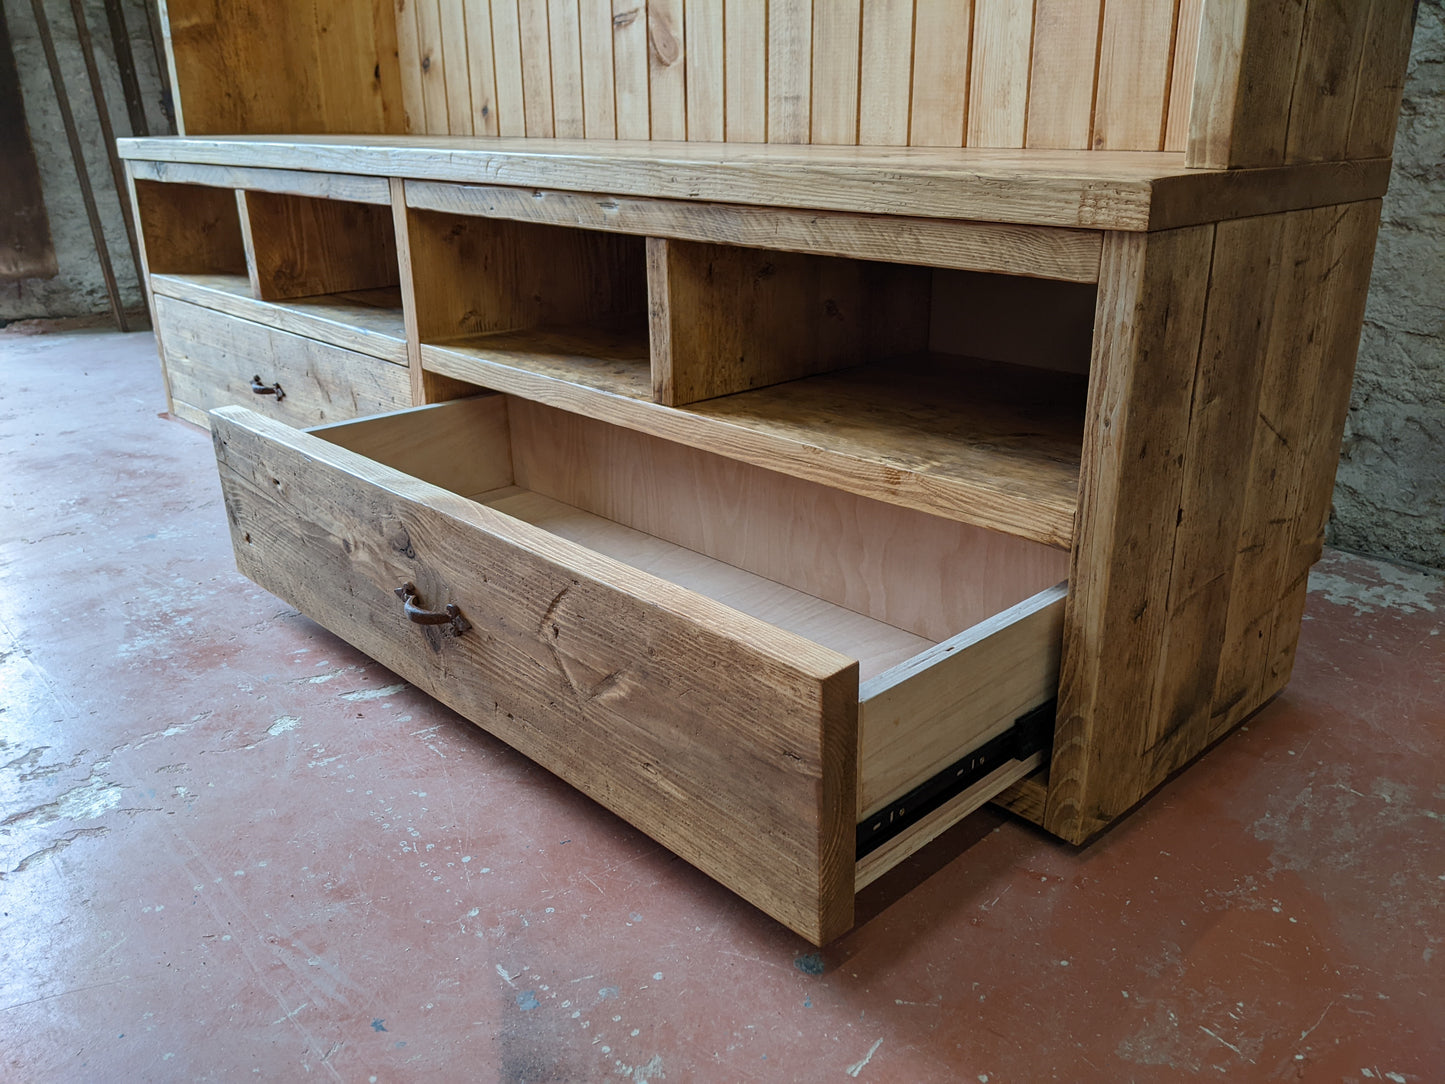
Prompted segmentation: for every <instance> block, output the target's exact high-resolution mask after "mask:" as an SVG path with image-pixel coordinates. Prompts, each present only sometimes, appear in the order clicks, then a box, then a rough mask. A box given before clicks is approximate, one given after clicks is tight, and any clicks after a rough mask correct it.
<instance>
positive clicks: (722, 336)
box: [647, 237, 931, 406]
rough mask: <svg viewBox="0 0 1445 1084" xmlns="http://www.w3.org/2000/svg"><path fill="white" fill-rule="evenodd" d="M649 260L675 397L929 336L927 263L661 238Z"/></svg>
mask: <svg viewBox="0 0 1445 1084" xmlns="http://www.w3.org/2000/svg"><path fill="white" fill-rule="evenodd" d="M647 268H648V290H649V304H648V314H649V319H650V322H651V333H652V388H653V398H654V399H656V400H657V402H659V403H663V404H665V405H667V406H682V405H684V404H687V403H695V402H698V401H699V400H703V399H712V398H715V397H716V396H720V395H731V394H733V393H735V392H740V391H747V390H749V389H751V388H760V387H765V386H767V385H769V384H778V383H781V382H783V381H785V380H795V379H797V378H799V377H803V376H810V375H812V374H814V373H822V372H828V371H830V370H832V369H842V368H846V367H848V366H850V365H859V364H862V363H863V362H865V361H868V360H870V359H873V358H878V357H885V356H889V355H895V354H899V355H901V354H909V353H917V352H919V351H921V350H925V349H927V346H928V311H929V303H930V301H929V294H930V291H929V282H930V275H931V271H930V270H929V269H928V268H924V267H906V266H902V265H898V264H884V263H873V262H869V261H864V260H846V259H839V258H836V257H830V256H812V255H806V254H803V253H796V252H777V251H772V250H764V249H750V248H735V247H732V246H729V245H714V244H706V243H700V242H693V241H673V240H666V239H663V238H657V237H649V238H648V239H647Z"/></svg>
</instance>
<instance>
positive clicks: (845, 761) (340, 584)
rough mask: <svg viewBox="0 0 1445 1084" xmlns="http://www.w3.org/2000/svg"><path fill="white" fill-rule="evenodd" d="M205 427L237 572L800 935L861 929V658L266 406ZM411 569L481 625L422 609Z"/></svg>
mask: <svg viewBox="0 0 1445 1084" xmlns="http://www.w3.org/2000/svg"><path fill="white" fill-rule="evenodd" d="M475 402H476V403H478V404H479V405H478V406H477V407H475V408H469V409H476V410H477V411H479V412H481V413H485V412H486V411H488V410H495V417H496V419H497V422H498V424H501V425H505V409H504V407H503V406H502V400H501V398H500V397H489V398H485V399H479V400H476V401H475ZM488 404H495V407H491V406H489V405H488ZM431 409H432V408H419V409H418V411H416V412H413V413H416V414H418V415H419V416H420V417H421V418H422V419H423V423H422V425H421V426H420V427H419V428H418V432H419V434H421V439H425V435H426V432H427V429H426V423H425V420H424V419H425V413H424V412H426V411H428V410H431ZM212 419H213V426H212V428H213V432H214V436H215V442H216V452H217V458H218V462H219V466H220V472H221V480H222V488H223V491H224V494H225V500H226V508H227V514H228V516H229V519H230V525H231V530H232V535H233V541H234V543H235V548H236V556H237V564H238V566H239V567H240V569H241V571H242V572H243V573H244V574H246V575H247V576H249V577H250V578H251V579H253V580H255V581H256V582H257V583H259V584H261V585H262V586H263V587H265V588H267V589H268V590H270V591H272V592H274V593H275V594H277V595H279V596H281V597H282V598H284V599H286V600H287V601H288V602H290V603H291V604H292V605H294V606H296V607H297V608H298V609H300V610H301V611H302V612H304V613H306V614H307V615H309V616H310V617H312V618H313V619H315V620H317V621H319V622H321V623H322V624H324V625H325V626H326V627H328V628H330V629H331V630H332V631H333V632H335V633H336V634H337V635H339V636H341V637H342V638H343V639H346V640H347V641H349V642H350V643H352V644H354V645H355V646H356V647H358V648H359V649H360V650H362V651H364V652H366V653H367V654H368V655H371V656H372V657H373V658H375V659H377V660H378V661H380V662H382V663H383V664H385V665H386V666H388V667H390V668H391V669H393V670H395V671H396V672H397V673H399V674H401V675H402V676H403V677H404V678H405V679H406V680H408V681H410V682H412V683H413V684H415V685H416V686H417V687H419V688H421V689H423V690H424V691H426V692H428V693H430V694H431V695H433V696H435V697H437V698H438V699H440V700H442V701H443V702H444V703H446V704H448V705H449V706H451V707H452V708H454V709H456V710H457V711H459V712H461V713H462V714H464V715H466V716H467V717H468V718H470V719H472V720H473V721H474V722H476V723H478V724H479V725H481V726H482V727H483V728H484V729H486V730H488V731H490V732H492V733H493V734H495V735H497V736H498V737H499V738H501V739H502V740H504V741H506V742H507V743H508V744H510V745H512V746H514V747H515V748H517V749H518V750H520V751H521V752H523V753H525V754H526V755H527V756H529V757H531V758H532V759H533V760H535V761H537V762H538V763H539V764H541V765H542V766H544V767H546V768H547V769H549V770H550V771H552V772H554V773H556V774H557V775H559V776H561V777H562V778H563V779H565V780H567V781H568V782H570V783H572V784H573V785H574V786H576V787H578V788H579V789H581V790H583V791H584V792H586V793H587V794H589V795H590V796H592V797H593V798H595V799H596V800H597V801H599V802H601V803H602V804H603V805H605V806H607V807H608V808H609V809H612V810H613V811H615V812H617V813H618V814H620V815H621V816H623V817H624V818H626V819H627V820H629V821H630V822H631V823H633V824H634V825H636V826H637V827H638V828H640V829H642V830H643V831H645V832H647V833H648V834H649V835H651V836H652V837H653V838H655V839H657V840H658V841H659V842H660V843H662V844H664V845H665V846H667V847H668V848H669V849H671V850H672V851H674V852H675V853H677V854H678V855H680V856H681V857H683V858H685V859H687V860H688V861H690V862H692V863H693V864H694V865H696V866H697V867H698V868H700V869H702V870H703V871H704V872H706V873H708V874H710V875H711V876H713V877H715V878H717V879H718V880H719V881H721V882H723V883H724V884H726V885H727V886H728V887H729V888H731V889H733V890H734V891H736V892H737V893H739V894H740V895H742V896H743V897H745V898H746V899H748V900H750V901H751V902H753V903H754V904H756V905H757V906H759V907H760V908H762V909H763V910H764V911H766V912H768V913H769V914H771V915H772V916H773V917H775V918H777V919H778V920H779V921H781V922H783V923H784V924H786V925H788V926H789V927H791V928H792V929H794V930H795V931H797V932H798V933H800V934H802V935H803V936H805V937H807V938H809V939H810V940H812V941H814V942H816V943H822V942H824V941H826V940H828V939H830V938H831V937H833V936H836V935H837V934H839V933H841V932H843V931H844V930H846V929H847V928H848V927H849V926H850V925H851V924H852V907H853V890H854V885H853V876H854V853H853V848H854V821H855V794H854V788H855V781H856V771H857V768H856V740H857V688H858V685H857V665H856V663H854V662H853V661H852V660H849V659H846V658H844V657H843V656H841V655H838V654H836V653H835V652H832V651H828V650H826V649H823V648H820V647H818V646H817V645H815V644H813V643H811V642H810V641H808V640H805V639H803V638H801V637H797V636H794V635H792V634H789V633H785V632H782V631H780V630H778V629H775V628H773V627H772V626H770V625H767V624H765V623H763V622H761V621H757V620H755V619H752V618H749V617H746V616H744V615H742V614H739V613H737V612H736V611H733V610H730V609H728V608H727V607H724V606H721V605H719V604H717V603H714V602H712V601H710V600H708V599H705V598H702V597H701V596H698V595H696V594H693V593H691V592H689V591H686V590H684V589H682V588H680V587H677V586H675V585H672V584H669V583H667V582H666V581H663V580H659V579H656V578H654V577H652V576H649V575H646V574H645V573H641V572H638V571H636V570H634V569H632V568H629V567H627V566H626V565H622V564H620V563H618V562H616V561H613V560H610V559H608V558H606V557H603V556H600V555H598V554H595V553H593V552H591V551H589V550H586V549H584V548H582V547H579V546H577V545H575V544H573V543H571V542H567V541H565V540H563V539H560V538H558V537H556V536H555V535H551V534H549V533H547V532H546V531H543V530H541V529H539V528H537V527H533V526H531V525H529V524H526V523H523V522H521V521H519V520H516V519H512V518H511V517H508V516H506V515H504V514H502V513H500V512H497V511H496V510H494V509H491V508H487V507H484V506H482V505H479V504H476V503H474V502H472V501H469V500H466V499H464V498H461V497H458V496H455V495H454V494H452V493H449V492H447V491H445V490H442V489H440V488H437V487H436V486H433V485H431V484H429V483H427V482H422V481H419V480H418V479H416V478H413V477H410V476H408V475H406V474H403V473H401V472H399V471H396V470H393V469H392V468H390V467H386V466H383V465H381V464H378V463H376V462H374V461H372V460H369V459H367V458H365V457H363V456H361V455H358V454H357V453H355V452H352V451H349V450H347V449H345V448H341V447H338V446H337V445H335V444H332V443H330V442H328V441H325V440H322V439H321V438H320V437H318V436H314V435H311V434H307V433H300V432H297V431H295V430H293V429H291V428H289V427H287V426H284V425H281V424H278V423H276V422H274V421H272V420H270V419H268V418H265V417H262V416H260V415H259V414H257V413H255V412H252V411H248V410H244V409H238V408H234V407H230V408H226V409H223V410H220V411H217V412H216V413H215V414H214V415H212ZM442 457H443V458H445V453H442ZM499 458H500V457H499ZM510 469H511V468H510V464H509V463H505V462H499V463H498V465H497V478H496V479H495V480H494V481H495V483H496V484H497V485H507V484H509V483H510ZM404 583H411V584H413V585H415V589H416V593H417V605H419V606H429V607H432V608H433V609H436V610H440V609H441V608H442V607H443V606H444V605H446V604H452V605H455V606H456V607H457V608H458V612H459V613H460V615H461V617H462V618H464V619H465V621H466V622H469V623H470V628H469V629H467V630H466V631H464V632H461V633H459V634H458V633H456V632H455V629H454V627H453V626H452V625H450V624H447V625H423V624H413V623H411V622H409V621H408V620H407V618H406V616H405V615H404V614H403V606H402V602H401V600H400V599H399V598H398V597H397V595H396V594H395V593H394V592H395V589H396V588H397V587H399V586H401V585H402V584H404Z"/></svg>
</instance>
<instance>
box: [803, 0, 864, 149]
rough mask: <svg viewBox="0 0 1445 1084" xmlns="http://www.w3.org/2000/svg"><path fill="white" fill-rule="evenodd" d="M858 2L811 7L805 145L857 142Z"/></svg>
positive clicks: (831, 1)
mask: <svg viewBox="0 0 1445 1084" xmlns="http://www.w3.org/2000/svg"><path fill="white" fill-rule="evenodd" d="M861 5H862V0H829V2H826V3H821V4H815V5H813V88H812V101H813V104H812V109H811V111H810V112H811V115H812V120H811V123H810V127H809V142H811V143H823V144H834V145H842V146H847V145H849V144H853V143H857V142H858V60H859V47H860V41H859V29H860V20H861V18H862V12H861Z"/></svg>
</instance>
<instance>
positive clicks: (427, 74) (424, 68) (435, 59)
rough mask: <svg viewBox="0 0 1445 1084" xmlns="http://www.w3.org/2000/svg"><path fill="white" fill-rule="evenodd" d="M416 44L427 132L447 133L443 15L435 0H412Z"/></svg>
mask: <svg viewBox="0 0 1445 1084" xmlns="http://www.w3.org/2000/svg"><path fill="white" fill-rule="evenodd" d="M415 3H416V32H417V45H418V48H419V49H420V50H421V95H422V101H423V102H425V103H426V134H427V135H446V134H447V82H446V63H445V58H444V57H443V55H442V17H441V8H440V6H439V4H438V0H415Z"/></svg>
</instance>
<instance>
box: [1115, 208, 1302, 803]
mask: <svg viewBox="0 0 1445 1084" xmlns="http://www.w3.org/2000/svg"><path fill="white" fill-rule="evenodd" d="M1283 225H1284V222H1283V216H1281V215H1268V216H1264V217H1261V218H1250V219H1241V220H1239V221H1236V222H1222V223H1220V224H1219V226H1218V227H1217V228H1216V230H1215V237H1214V253H1213V259H1212V262H1211V266H1210V271H1209V300H1208V304H1207V306H1206V309H1205V316H1204V328H1203V332H1202V338H1201V340H1200V345H1199V357H1198V362H1197V365H1196V368H1195V372H1194V388H1193V393H1192V396H1191V403H1190V409H1189V417H1188V434H1187V436H1186V437H1185V445H1184V460H1183V470H1182V471H1181V475H1182V479H1181V480H1182V486H1181V490H1180V493H1179V504H1178V510H1177V516H1176V526H1175V530H1174V536H1173V539H1172V547H1171V548H1172V554H1171V556H1170V557H1169V558H1168V560H1169V582H1168V589H1167V591H1166V593H1165V594H1164V595H1163V596H1162V598H1158V599H1155V600H1154V602H1155V605H1156V607H1157V606H1159V605H1160V604H1162V605H1163V608H1164V627H1163V630H1162V633H1163V634H1162V637H1161V640H1160V643H1159V653H1160V654H1159V660H1158V668H1159V670H1158V675H1157V677H1156V679H1155V683H1154V690H1153V704H1152V705H1151V707H1150V710H1149V717H1148V719H1147V721H1146V725H1145V727H1144V735H1143V737H1144V754H1145V760H1144V764H1143V766H1142V767H1143V771H1142V773H1141V775H1142V777H1143V778H1142V779H1141V780H1140V782H1141V784H1142V790H1141V794H1140V795H1139V796H1140V797H1142V795H1143V792H1146V791H1147V789H1148V788H1149V787H1151V786H1152V785H1153V784H1154V783H1156V782H1158V781H1161V780H1163V779H1164V778H1165V777H1166V776H1167V775H1169V773H1170V772H1172V771H1173V770H1174V769H1176V768H1179V767H1182V766H1183V765H1184V764H1185V763H1187V762H1188V761H1189V760H1190V759H1192V758H1193V757H1194V756H1195V755H1197V754H1198V753H1199V752H1200V751H1201V750H1202V749H1203V748H1204V744H1205V742H1206V740H1207V737H1208V734H1209V715H1210V706H1211V702H1212V700H1213V695H1214V689H1215V685H1216V683H1217V680H1218V676H1219V666H1220V654H1221V652H1222V650H1223V644H1224V636H1225V625H1226V621H1227V617H1228V612H1229V604H1230V598H1231V593H1232V589H1233V588H1234V586H1235V584H1234V569H1235V564H1236V539H1237V538H1238V535H1239V531H1240V527H1241V523H1242V518H1243V513H1244V510H1245V504H1246V500H1245V486H1246V484H1247V482H1248V481H1249V459H1248V457H1247V456H1246V455H1242V454H1241V449H1242V448H1245V447H1248V446H1249V445H1250V443H1251V441H1252V440H1253V437H1254V432H1255V427H1256V425H1257V422H1258V418H1259V394H1260V379H1261V375H1262V373H1263V371H1264V369H1265V367H1266V365H1267V363H1268V352H1269V323H1270V320H1271V318H1272V315H1273V312H1272V308H1271V306H1270V305H1269V304H1268V302H1267V301H1266V300H1265V299H1268V298H1271V297H1273V296H1274V294H1275V293H1276V291H1277V290H1278V277H1279V274H1280V231H1281V229H1282V227H1283Z"/></svg>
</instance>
